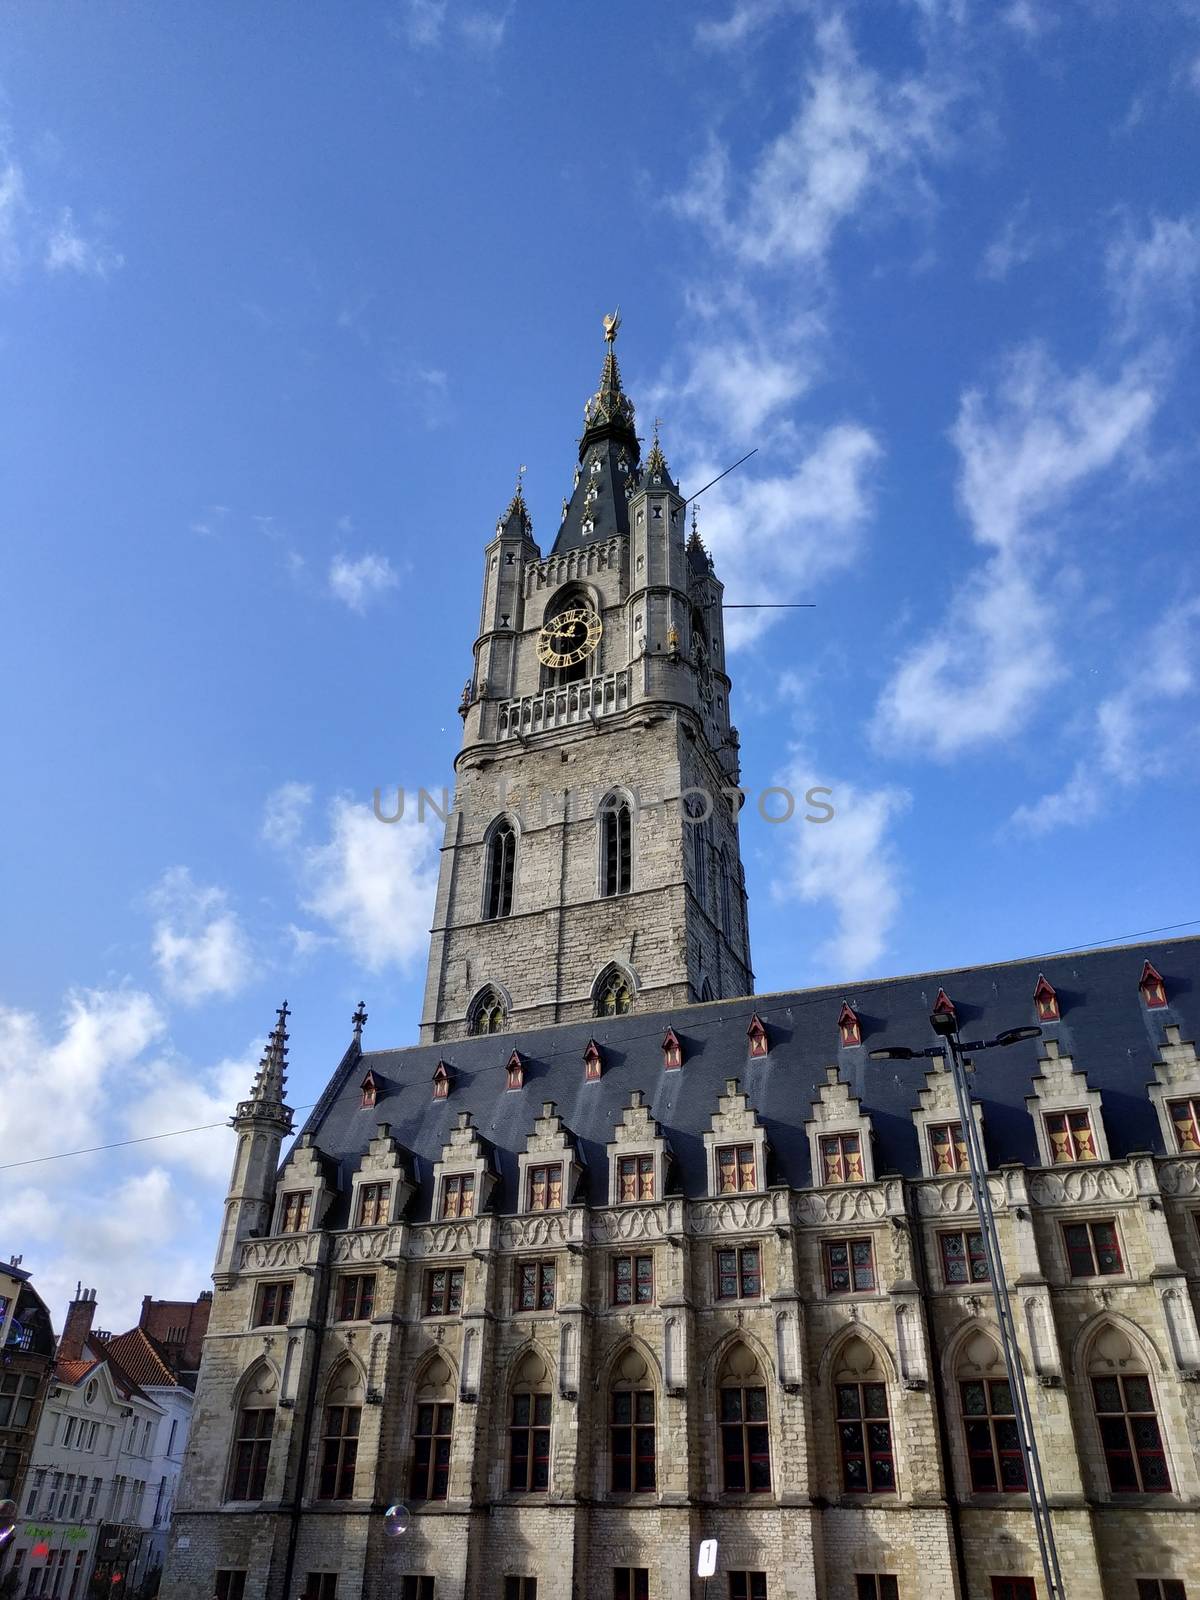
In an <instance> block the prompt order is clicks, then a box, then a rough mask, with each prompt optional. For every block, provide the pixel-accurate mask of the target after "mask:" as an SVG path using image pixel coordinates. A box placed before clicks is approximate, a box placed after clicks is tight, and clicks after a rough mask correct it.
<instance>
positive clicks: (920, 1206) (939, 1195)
mask: <svg viewBox="0 0 1200 1600" xmlns="http://www.w3.org/2000/svg"><path fill="white" fill-rule="evenodd" d="M988 1194H989V1196H990V1198H991V1202H992V1209H993V1211H1004V1210H1006V1209H1007V1206H1008V1200H1009V1196H1008V1192H1007V1188H1006V1185H1005V1181H1004V1179H1003V1177H997V1176H995V1175H994V1174H993V1175H991V1176H989V1178H988ZM917 1210H918V1212H919V1213H920V1214H921V1216H923V1217H958V1216H963V1215H965V1214H966V1213H968V1212H973V1211H974V1210H975V1197H974V1195H973V1194H972V1193H971V1184H970V1181H969V1180H968V1179H967V1178H961V1177H953V1178H930V1179H929V1180H928V1181H926V1182H925V1183H922V1184H918V1185H917Z"/></svg>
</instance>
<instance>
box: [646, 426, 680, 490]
mask: <svg viewBox="0 0 1200 1600" xmlns="http://www.w3.org/2000/svg"><path fill="white" fill-rule="evenodd" d="M661 427H662V418H661V417H655V419H654V440H653V443H652V444H651V446H650V454H649V455H648V456H647V457H646V466H645V472H646V474H648V475H649V477H650V479H651V480H652V481H653V480H654V479H656V478H665V479H666V481H667V482H668V483H670V484H672V485H674V479H673V478H672V477H671V469H670V467H668V465H667V458H666V456H664V455H663V452H662V445H661V444H659V442H658V430H659V428H661Z"/></svg>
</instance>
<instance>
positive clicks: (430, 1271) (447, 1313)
mask: <svg viewBox="0 0 1200 1600" xmlns="http://www.w3.org/2000/svg"><path fill="white" fill-rule="evenodd" d="M439 1277H440V1278H444V1279H445V1280H446V1281H445V1283H444V1284H443V1285H442V1289H441V1293H440V1296H439V1295H438V1291H437V1289H436V1287H435V1285H434V1282H433V1280H434V1279H435V1278H439ZM456 1278H457V1279H458V1284H457V1290H458V1304H457V1306H455V1305H452V1304H451V1303H450V1302H451V1301H452V1299H453V1298H454V1293H455V1287H456V1286H455V1282H454V1280H455V1279H456ZM466 1281H467V1280H466V1271H465V1269H464V1268H462V1267H426V1268H425V1274H424V1279H423V1281H422V1284H421V1315H422V1317H460V1316H461V1315H462V1305H463V1292H464V1290H465V1288H466ZM438 1299H440V1304H435V1301H437V1300H438Z"/></svg>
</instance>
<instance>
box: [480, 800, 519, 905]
mask: <svg viewBox="0 0 1200 1600" xmlns="http://www.w3.org/2000/svg"><path fill="white" fill-rule="evenodd" d="M516 868H517V835H516V830H515V829H514V827H513V825H512V823H511V822H510V821H509V819H508V818H507V817H501V818H500V820H499V821H498V822H495V823H493V824H492V827H491V829H490V831H489V833H488V836H487V844H486V846H485V850H484V869H483V915H484V920H485V921H487V922H495V921H496V919H497V918H498V917H507V916H509V915H510V914H511V912H512V907H513V879H514V877H515V874H516Z"/></svg>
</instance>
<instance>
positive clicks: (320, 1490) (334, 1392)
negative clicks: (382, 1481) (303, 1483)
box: [317, 1361, 363, 1500]
mask: <svg viewBox="0 0 1200 1600" xmlns="http://www.w3.org/2000/svg"><path fill="white" fill-rule="evenodd" d="M362 1405H363V1389H362V1380H361V1378H360V1377H359V1373H358V1368H357V1367H356V1366H355V1365H354V1363H353V1362H352V1361H343V1362H342V1364H341V1366H339V1367H338V1368H337V1370H336V1371H335V1372H334V1374H333V1376H332V1377H331V1378H330V1380H329V1386H328V1388H327V1389H326V1390H325V1407H324V1411H323V1413H322V1416H321V1439H320V1456H319V1458H318V1459H319V1474H318V1479H317V1499H318V1500H353V1499H354V1475H355V1469H356V1467H357V1465H358V1432H359V1425H360V1423H361V1422H362Z"/></svg>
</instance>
